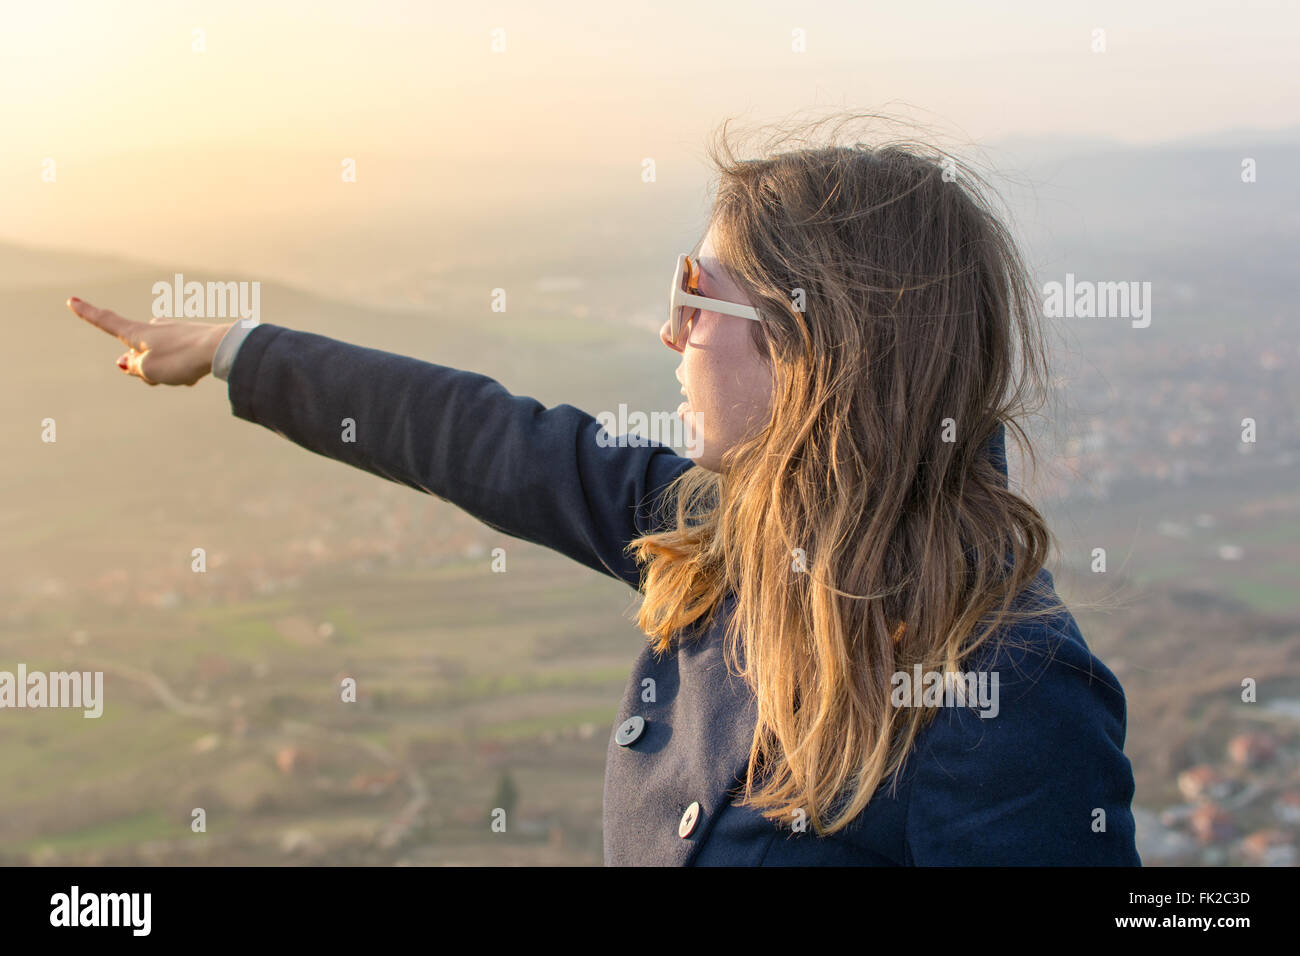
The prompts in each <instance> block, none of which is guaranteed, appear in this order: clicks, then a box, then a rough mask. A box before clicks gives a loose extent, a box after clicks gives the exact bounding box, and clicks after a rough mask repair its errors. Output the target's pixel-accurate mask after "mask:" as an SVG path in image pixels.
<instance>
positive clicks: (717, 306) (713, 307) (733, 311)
mask: <svg viewBox="0 0 1300 956" xmlns="http://www.w3.org/2000/svg"><path fill="white" fill-rule="evenodd" d="M689 258H690V256H689V255H688V254H687V253H684V252H683V253H682V254H680V255H679V256H678V257H677V268H676V269H674V270H673V283H672V287H671V288H670V289H669V293H668V333H669V335H671V336H672V340H673V341H674V342H676V341H677V339H678V338H679V337H680V336H681V334H682V329H681V325H680V321H681V311H680V310H681V309H682V308H683V307H685V306H690V307H692V308H697V309H705V310H708V311H709V312H721V313H722V314H723V315H734V316H736V317H737V318H741V319H750V320H751V321H754V322H762V321H763V317H762V316H760V315H759V314H758V311H757V310H756V309H754V308H753V307H752V306H748V305H741V304H740V303H739V302H727V301H725V300H723V299H710V298H709V297H708V296H706V295H695V294H694V293H693V292H687V291H685V290H684V289H683V288H682V279H683V277H684V276H685V272H686V260H687V259H689ZM695 267H696V269H698V268H699V264H698V263H695ZM684 344H685V343H683V345H684Z"/></svg>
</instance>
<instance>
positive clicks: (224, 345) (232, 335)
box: [212, 319, 258, 382]
mask: <svg viewBox="0 0 1300 956" xmlns="http://www.w3.org/2000/svg"><path fill="white" fill-rule="evenodd" d="M246 322H247V323H248V324H245V323H246ZM257 326H258V323H256V322H252V321H250V320H247V319H240V320H238V321H237V322H235V324H234V325H232V326H231V327H230V328H229V329H227V330H226V334H225V335H223V336H222V337H221V342H220V343H219V344H218V345H217V351H216V354H215V355H213V356H212V377H213V378H219V379H221V381H223V382H227V381H229V380H230V367H231V366H232V365H234V364H235V353H236V352H238V351H239V346H240V345H242V344H243V341H244V339H245V338H247V337H248V333H249V332H251V331H253V329H255V328H257Z"/></svg>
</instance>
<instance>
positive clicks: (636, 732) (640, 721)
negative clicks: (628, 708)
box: [614, 717, 645, 747]
mask: <svg viewBox="0 0 1300 956" xmlns="http://www.w3.org/2000/svg"><path fill="white" fill-rule="evenodd" d="M644 732H645V718H644V717H629V718H628V719H627V720H625V721H623V723H621V724H619V726H618V732H617V733H615V734H614V743H616V744H618V745H619V746H620V747H629V746H631V745H632V744H634V743H636V742H637V741H638V740H640V739H641V735H642V734H643V733H644Z"/></svg>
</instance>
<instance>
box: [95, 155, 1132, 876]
mask: <svg viewBox="0 0 1300 956" xmlns="http://www.w3.org/2000/svg"><path fill="white" fill-rule="evenodd" d="M712 158H713V161H714V163H715V165H716V166H717V169H718V172H719V184H718V189H717V199H716V204H715V207H714V209H713V213H712V216H711V219H710V223H709V227H708V230H707V233H706V235H705V236H704V238H703V240H702V242H701V244H700V246H699V248H698V254H697V255H691V256H682V257H679V260H678V268H677V269H676V271H674V273H673V278H672V285H671V292H670V301H669V316H668V319H667V321H666V322H665V323H664V326H663V329H662V332H661V337H662V339H663V342H664V344H665V345H667V346H668V347H669V348H672V349H674V350H676V351H677V352H679V353H680V354H681V362H680V366H679V368H678V372H677V377H678V379H679V380H680V381H681V383H682V386H683V389H682V391H683V394H684V396H685V398H686V401H685V402H684V403H683V405H682V407H681V408H680V409H679V413H680V414H681V415H683V416H686V418H687V419H688V421H689V422H690V423H691V424H692V425H693V426H694V427H695V429H696V432H695V438H696V440H697V441H699V442H700V443H701V447H702V453H701V454H700V455H699V456H698V457H697V458H694V459H687V458H682V457H679V456H677V455H676V454H674V453H673V452H672V451H671V450H670V449H669V448H666V447H662V446H658V445H651V446H648V447H618V445H617V444H615V443H611V442H609V441H608V440H607V439H608V437H609V436H607V435H605V434H604V433H603V432H602V430H601V427H600V425H599V424H598V423H597V422H596V420H595V419H593V418H592V417H591V416H589V415H587V414H585V413H583V412H581V411H579V410H578V409H576V408H573V407H572V406H569V405H560V406H557V407H555V408H550V409H547V408H544V407H543V406H541V405H540V404H539V403H537V402H536V401H534V400H532V399H529V398H523V397H516V396H513V395H511V394H510V393H508V392H507V391H506V390H505V389H504V388H503V387H502V386H501V385H499V384H498V383H497V382H495V381H493V380H491V379H489V378H486V377H484V376H482V375H477V374H474V373H471V372H466V371H459V370H455V369H451V368H445V367H442V366H438V365H433V364H429V363H425V362H421V361H417V360H415V359H412V358H407V357H404V356H401V355H396V354H392V353H389V352H384V351H378V350H373V349H367V348H361V347H358V346H355V345H349V344H345V343H343V342H339V341H335V340H332V339H329V338H326V337H323V336H320V335H315V334H312V333H309V332H299V331H294V330H291V329H288V328H284V327H280V326H276V325H271V324H262V325H258V326H255V327H253V328H251V329H245V328H243V327H242V326H241V324H240V323H238V322H236V323H233V324H232V325H225V324H218V325H201V324H194V323H188V322H169V321H154V322H149V323H142V322H132V321H129V320H127V319H124V318H122V317H120V316H117V315H115V314H114V313H112V312H109V311H106V310H103V309H98V308H95V307H94V306H92V305H90V304H89V303H85V302H80V301H79V300H76V299H72V300H69V305H70V307H71V308H72V309H73V311H74V312H76V314H77V315H79V316H81V317H82V318H84V319H87V320H88V321H89V322H91V323H93V324H94V325H96V326H98V327H100V328H101V329H104V330H105V331H107V332H109V333H111V334H113V335H115V336H116V337H117V338H119V339H120V340H121V341H122V342H123V343H124V344H125V345H127V346H128V348H129V350H128V352H127V353H126V354H125V355H123V356H122V358H121V359H120V360H119V364H120V365H121V366H122V367H123V368H124V370H125V371H127V372H128V373H129V374H132V375H134V376H136V377H139V378H141V379H143V380H144V381H146V382H149V383H150V384H160V383H161V384H177V385H179V384H184V385H192V384H193V383H194V382H196V381H197V380H198V379H199V378H201V377H202V376H203V375H204V374H206V373H207V372H208V371H212V372H213V374H214V375H215V376H216V377H218V378H223V379H227V380H228V383H229V396H230V402H231V406H232V409H233V412H234V414H235V415H236V416H238V417H240V418H243V419H246V420H248V421H251V422H256V423H258V424H261V425H263V426H265V427H267V428H270V429H273V430H274V431H276V432H278V433H279V434H281V435H283V436H284V437H286V438H288V439H289V440H291V441H293V442H296V443H297V444H299V445H301V446H303V447H305V448H307V449H309V450H311V451H314V452H317V453H318V454H321V455H327V456H329V457H331V458H334V459H337V460H338V461H342V462H345V463H347V464H350V465H353V466H355V467H358V468H362V469H365V470H367V471H370V472H373V473H374V474H376V475H380V476H383V477H385V478H388V479H391V480H393V481H396V482H401V483H403V484H406V485H409V486H410V487H412V488H416V489H419V490H421V491H424V492H427V493H429V494H433V495H437V496H439V497H441V498H445V499H447V500H450V501H452V502H454V503H455V504H457V505H459V506H460V507H462V508H464V509H465V510H466V511H468V512H469V513H471V514H473V515H475V516H476V517H478V518H479V519H481V520H483V521H484V522H486V523H488V524H489V525H492V526H494V527H496V528H498V529H501V530H503V531H505V532H508V533H509V534H511V535H515V536H517V537H520V538H525V539H528V540H530V541H534V542H537V543H540V544H543V545H545V546H547V547H550V548H553V549H555V550H557V551H560V552H562V553H563V554H566V555H568V556H569V557H571V558H574V559H575V560H577V561H580V562H582V563H584V564H586V565H588V566H590V567H592V568H594V569H597V570H600V571H604V572H606V573H608V574H611V575H613V576H615V577H618V578H621V579H623V580H624V581H626V582H627V583H628V584H629V585H631V586H633V587H635V588H637V589H638V590H639V591H641V592H642V593H643V594H644V600H643V603H642V606H641V610H640V615H639V619H638V623H639V624H640V626H641V627H642V629H643V630H644V631H645V633H646V634H647V635H648V636H649V642H648V646H647V647H646V648H645V649H644V650H643V652H642V654H641V656H640V658H639V659H638V661H637V663H636V665H635V668H634V670H633V673H632V676H631V679H630V680H629V682H628V686H627V691H626V693H625V696H624V699H623V703H622V707H621V709H620V711H619V717H618V720H617V721H616V723H615V724H614V726H613V728H612V733H611V738H610V743H609V754H608V763H607V768H606V778H605V802H604V841H605V859H606V862H607V863H610V864H733V865H734V864H741V865H760V864H766V865H775V864H823V863H827V864H878V865H891V864H892V865H936V864H938V865H953V864H957V865H999V864H1002V865H1008V864H1029V865H1049V864H1103V865H1138V864H1139V862H1140V861H1139V859H1138V855H1137V852H1136V849H1135V842H1134V825H1133V817H1132V813H1131V810H1130V802H1131V800H1132V797H1133V775H1132V770H1131V768H1130V765H1129V761H1128V759H1127V758H1126V757H1125V755H1124V752H1123V745H1124V734H1125V700H1124V694H1123V690H1122V689H1121V687H1120V684H1119V682H1118V681H1117V680H1116V679H1115V676H1114V675H1113V674H1112V673H1111V672H1110V671H1109V670H1108V669H1107V668H1106V667H1105V666H1104V665H1103V664H1102V663H1101V661H1099V660H1098V659H1097V658H1096V657H1095V656H1094V655H1093V654H1092V653H1090V651H1089V649H1088V647H1087V645H1086V644H1085V643H1084V640H1083V638H1082V636H1081V635H1080V632H1079V629H1078V627H1077V625H1076V623H1075V621H1074V618H1073V616H1072V615H1071V614H1070V612H1069V611H1068V610H1067V609H1066V608H1065V607H1064V606H1063V605H1062V604H1061V602H1060V600H1059V599H1058V598H1057V596H1056V593H1055V590H1054V584H1053V580H1052V577H1051V575H1050V573H1048V571H1047V570H1046V569H1045V568H1044V562H1045V560H1046V558H1047V557H1048V551H1049V547H1050V545H1051V543H1052V536H1051V534H1050V532H1049V530H1048V528H1047V527H1046V526H1045V524H1044V521H1043V519H1042V517H1041V516H1040V514H1039V513H1038V511H1036V510H1035V509H1034V507H1033V506H1032V505H1030V504H1029V503H1028V502H1027V501H1026V500H1025V499H1024V498H1023V497H1021V495H1020V494H1018V493H1017V492H1016V491H1014V490H1012V489H1011V488H1010V487H1009V486H1008V481H1007V465H1006V453H1005V430H1006V427H1007V426H1011V427H1012V428H1014V429H1015V430H1016V432H1017V436H1018V439H1019V441H1020V442H1021V446H1022V447H1023V448H1025V449H1026V450H1027V451H1028V443H1027V441H1026V439H1025V434H1024V432H1023V431H1022V430H1021V428H1020V425H1019V424H1018V423H1017V419H1019V418H1023V417H1024V416H1025V415H1027V414H1029V413H1031V412H1032V411H1034V410H1036V409H1037V408H1038V407H1041V403H1042V400H1043V397H1044V383H1045V381H1046V375H1045V354H1044V351H1045V350H1044V348H1043V343H1042V335H1041V331H1040V329H1039V328H1038V326H1037V311H1038V310H1037V302H1036V297H1035V295H1034V290H1033V288H1032V285H1031V284H1030V278H1029V275H1028V273H1027V271H1026V268H1025V266H1024V264H1023V262H1022V260H1021V258H1020V256H1019V254H1018V252H1017V250H1016V247H1015V244H1014V242H1013V241H1012V239H1011V237H1010V236H1009V234H1008V232H1007V231H1006V230H1005V228H1004V227H1003V226H1002V224H1001V223H1000V222H999V220H998V217H997V216H996V215H995V213H994V212H993V211H992V209H991V207H990V206H989V205H988V202H987V200H986V199H985V198H983V194H982V191H981V188H980V182H979V180H978V179H977V178H976V177H974V176H973V175H972V174H971V173H969V171H967V170H966V169H965V167H963V166H961V164H958V163H956V162H955V161H953V160H951V159H950V158H947V157H944V156H943V155H942V154H937V153H934V152H932V151H928V150H925V149H923V148H920V147H903V146H892V147H879V148H867V147H862V146H860V145H859V146H855V147H852V148H847V147H838V146H828V147H824V148H804V149H797V150H789V151H783V152H771V153H770V154H769V155H767V157H766V158H763V159H759V160H746V161H741V160H738V159H736V157H735V154H734V152H733V151H732V149H731V148H730V147H729V146H728V145H727V144H726V143H725V140H724V141H723V142H722V143H721V147H720V148H716V147H715V149H714V150H713V152H712ZM345 418H350V419H352V420H354V421H355V423H356V427H355V435H354V439H355V440H353V441H344V440H343V429H342V427H341V422H342V420H343V419H345ZM602 439H606V440H602Z"/></svg>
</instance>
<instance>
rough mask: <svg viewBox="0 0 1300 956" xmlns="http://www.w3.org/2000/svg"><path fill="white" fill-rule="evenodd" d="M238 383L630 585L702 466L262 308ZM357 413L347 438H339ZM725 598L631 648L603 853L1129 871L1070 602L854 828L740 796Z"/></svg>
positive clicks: (254, 399) (1125, 803)
mask: <svg viewBox="0 0 1300 956" xmlns="http://www.w3.org/2000/svg"><path fill="white" fill-rule="evenodd" d="M229 396H230V403H231V409H232V411H233V413H234V414H235V415H236V416H238V417H239V418H243V419H246V420H248V421H250V422H256V423H258V424H260V425H264V426H265V427H267V428H270V429H272V430H273V431H275V432H277V433H278V434H280V435H282V436H283V437H285V438H287V439H289V440H290V441H293V442H295V443H297V444H299V445H301V446H302V447H304V448H307V449H310V450H311V451H314V452H316V453H318V454H321V455H325V456H327V457H329V458H333V459H336V460H338V461H341V462H344V463H346V464H349V465H353V466H355V467H357V468H362V469H365V470H366V471H369V472H372V473H374V474H376V475H380V476H382V477H384V478H388V479H390V480H392V481H395V482H400V483H401V484H404V485H407V486H409V487H411V488H415V489H417V490H419V491H423V492H426V493H428V494H432V495H436V496H438V497H440V498H443V499H446V500H448V501H451V502H453V503H454V504H456V505H458V506H459V507H461V508H463V509H464V510H465V511H467V512H469V513H470V514H472V515H474V516H475V517H477V518H479V519H480V520H482V521H483V522H485V523H487V524H488V525H490V526H491V527H494V528H496V529H498V530H500V531H502V532H505V533H506V534H509V535H512V536H515V537H519V538H524V539H526V540H529V541H533V542H536V543H538V544H542V545H545V546H546V547H548V548H552V549H554V550H556V551H559V552H561V553H563V554H566V555H568V556H569V557H570V558H573V559H574V560H575V561H579V562H581V563H582V564H585V565H587V566H588V567H591V568H594V569H596V570H598V571H602V572H604V573H606V574H610V575H613V576H614V577H617V578H620V579H622V580H623V581H625V582H627V583H628V584H629V585H631V586H632V587H634V588H635V587H637V586H638V584H639V576H638V569H637V567H636V565H635V563H634V562H633V561H632V560H631V559H630V558H629V557H628V556H627V555H626V554H624V551H623V549H624V546H625V545H626V544H627V543H628V542H629V541H630V540H631V539H633V538H634V537H637V536H638V535H640V534H643V533H645V532H648V531H651V530H656V529H652V528H651V526H650V505H651V503H652V502H653V501H654V500H655V495H656V494H657V493H658V492H659V491H660V490H661V489H662V488H663V487H664V486H665V485H666V484H667V483H668V482H669V481H671V480H672V479H673V478H674V477H675V476H676V475H677V474H679V473H680V472H681V471H682V470H683V469H685V468H688V467H690V466H691V465H692V462H691V461H690V460H689V459H686V458H682V457H679V456H678V455H676V454H674V453H673V452H672V450H671V449H669V448H665V447H662V446H658V445H653V446H648V447H640V448H636V447H602V446H601V445H600V444H599V443H598V442H597V434H598V431H599V428H600V426H599V425H598V423H597V422H596V420H595V419H594V418H593V417H592V416H590V415H588V414H586V413H585V412H582V411H580V410H579V409H577V408H574V407H573V406H571V405H559V406H556V407H554V408H549V409H548V408H545V407H543V406H542V405H541V404H540V403H538V402H537V401H535V400H533V399H531V398H525V397H519V396H514V395H511V394H510V393H509V392H507V391H506V390H505V389H504V388H503V387H502V386H501V385H500V384H498V383H497V382H496V381H494V380H492V379H491V378H488V377H486V376H483V375H478V374H475V373H472V372H465V371H461V370H458V369H452V368H446V367H443V366H439V365H433V364H430V363H427V362H422V361H419V360H417V359H414V358H410V357H408V356H403V355H397V354H394V353H391V352H384V351H380V350H377V349H368V348H363V347H360V346H356V345H350V344H347V343H343V342H339V341H337V340H334V339H330V338H326V337H324V336H321V335H316V334H313V333H310V332H299V331H294V330H292V329H287V328H284V327H280V326H275V325H269V324H263V325H259V326H257V327H256V328H254V329H252V331H251V332H249V333H248V336H247V338H245V339H244V341H243V343H242V345H240V347H239V350H238V352H237V353H236V355H235V359H234V364H233V366H232V367H231V369H230V373H229ZM348 418H351V419H354V420H355V422H356V429H355V441H354V442H344V441H343V440H342V437H341V436H342V433H343V427H342V422H343V420H344V419H348ZM1004 441H1005V437H1004V434H1003V431H1002V429H999V431H998V433H997V434H996V435H995V436H994V437H993V439H992V441H991V442H990V445H989V449H988V450H989V453H990V454H991V455H993V456H994V458H995V459H996V460H997V461H998V463H999V467H1000V469H1001V470H1002V473H1003V475H1004V476H1005V474H1006V457H1005V444H1004ZM1042 578H1043V580H1044V582H1045V583H1046V584H1047V585H1049V586H1051V584H1052V579H1051V575H1050V574H1048V572H1046V571H1043V572H1042ZM731 608H732V602H731V601H730V600H728V603H727V605H726V608H725V609H724V610H725V613H722V614H719V615H717V616H716V619H715V622H714V624H713V625H712V626H711V627H710V629H709V630H708V631H707V633H705V634H704V635H702V637H701V638H700V639H699V640H696V641H691V642H687V643H686V646H685V647H682V648H680V649H677V650H674V651H673V652H672V653H670V654H669V655H667V656H666V657H664V658H663V659H660V660H656V659H655V658H654V656H653V655H652V654H651V653H650V650H649V647H648V646H647V647H646V648H645V649H643V651H642V653H641V655H640V656H639V657H638V658H637V661H636V663H635V665H634V667H633V670H632V675H631V678H630V679H629V681H628V685H627V690H626V692H625V694H624V697H623V702H622V706H621V708H620V710H619V716H618V719H617V720H616V721H615V723H614V725H613V727H612V728H611V734H610V741H609V752H608V759H607V763H606V768H605V794H604V846H605V862H606V863H607V864H613V865H745V866H753V865H766V866H774V865H811V864H832V865H920V866H934V865H941V866H942V865H959V866H964V865H1069V864H1076V865H1119V866H1137V865H1140V861H1139V859H1138V854H1137V850H1136V846H1135V842H1134V826H1133V816H1132V812H1131V809H1130V804H1131V801H1132V798H1133V773H1132V768H1131V767H1130V765H1129V761H1128V758H1127V757H1125V755H1124V750H1123V747H1124V733H1125V701H1124V693H1123V689H1122V688H1121V687H1120V684H1119V681H1118V680H1116V678H1115V675H1114V674H1112V673H1111V672H1110V671H1109V670H1108V669H1107V668H1106V666H1105V665H1104V664H1102V662H1101V661H1100V660H1098V659H1097V658H1096V657H1095V656H1094V655H1093V654H1092V653H1091V652H1090V651H1089V650H1088V647H1087V645H1086V644H1085V643H1084V640H1083V637H1082V635H1081V634H1080V633H1079V628H1078V626H1077V624H1076V623H1075V621H1074V618H1073V616H1072V615H1071V614H1070V613H1069V612H1068V611H1065V610H1064V609H1062V610H1061V611H1060V612H1059V613H1058V614H1056V615H1054V616H1052V617H1049V618H1046V619H1040V620H1038V621H1036V622H1033V623H1029V624H1022V625H1017V626H1016V627H1015V628H1014V629H1013V630H1014V632H1015V633H1013V634H1011V635H1009V637H1011V638H1012V640H1009V641H1003V642H999V643H998V646H997V648H996V652H993V651H989V652H986V656H985V657H984V658H983V659H982V660H980V661H972V662H968V667H969V668H970V669H971V670H987V671H997V672H998V673H999V675H1000V677H999V681H1000V684H999V692H1000V703H999V713H998V715H997V716H996V717H995V718H992V719H983V718H981V717H980V716H979V715H978V714H977V713H975V712H973V711H972V710H971V709H970V708H967V707H960V706H958V707H948V708H941V709H940V711H939V713H938V715H937V716H936V717H935V719H934V720H933V721H932V722H931V723H930V724H929V725H928V726H927V727H926V729H925V730H923V731H922V732H921V734H920V735H919V736H918V738H917V742H916V746H915V749H914V751H913V752H912V753H911V754H910V755H909V759H908V761H907V763H906V764H905V766H904V767H903V769H902V770H901V771H900V772H899V774H898V788H897V791H896V792H895V793H890V787H889V783H891V782H892V781H887V783H886V785H885V786H882V788H881V789H880V790H879V791H878V792H877V793H876V795H875V796H873V798H872V800H871V802H870V803H869V804H868V806H867V808H866V809H865V810H864V811H863V812H862V813H861V814H860V815H859V816H858V818H857V819H855V820H854V822H853V823H852V825H851V826H850V827H849V828H848V829H847V830H845V831H842V832H840V833H837V834H835V835H834V836H832V837H817V836H816V835H814V834H813V833H812V831H811V828H809V829H808V830H807V831H806V832H794V831H792V830H791V829H789V827H784V828H778V827H777V826H776V825H775V824H773V823H771V822H769V821H767V820H765V819H763V817H762V816H761V815H759V814H758V813H756V812H754V811H752V810H749V809H747V808H742V807H738V806H736V805H735V804H734V803H733V801H732V796H731V792H732V789H733V788H734V787H735V785H736V783H737V781H738V780H739V779H740V778H742V777H743V774H744V771H745V768H746V765H747V762H748V756H749V743H750V739H751V736H752V734H753V730H754V720H755V701H754V697H753V695H752V694H751V693H749V691H748V689H747V688H746V687H745V686H744V683H743V681H741V680H740V679H739V678H737V677H735V676H734V675H729V674H728V673H727V668H726V664H725V661H724V660H723V657H722V642H721V633H722V627H723V625H724V623H725V621H726V620H727V618H728V617H729V615H730V612H731ZM646 678H652V679H653V681H654V684H653V687H654V694H653V697H654V699H653V701H649V700H645V699H643V694H644V688H645V687H647V686H648V685H646V684H644V683H643V681H644V680H645V679H646ZM647 696H648V695H647ZM1101 821H1104V828H1103V825H1102V823H1101Z"/></svg>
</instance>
